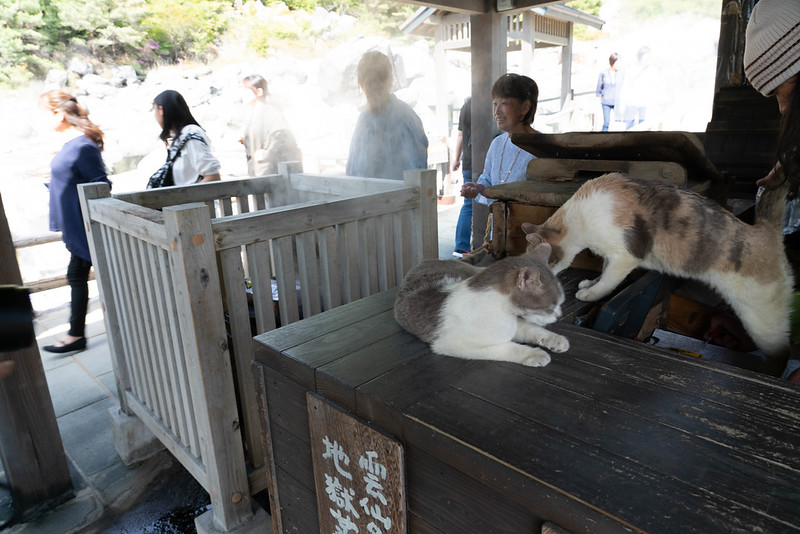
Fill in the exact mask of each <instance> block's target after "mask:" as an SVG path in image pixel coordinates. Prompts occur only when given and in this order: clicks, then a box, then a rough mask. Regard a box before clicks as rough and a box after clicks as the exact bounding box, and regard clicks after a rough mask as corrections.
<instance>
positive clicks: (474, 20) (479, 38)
mask: <svg viewBox="0 0 800 534" xmlns="http://www.w3.org/2000/svg"><path fill="white" fill-rule="evenodd" d="M504 20H505V17H503V16H502V15H501V14H500V13H498V12H497V11H496V10H495V8H494V7H491V8H490V10H489V12H488V13H485V14H483V15H473V16H471V17H470V27H471V34H470V47H471V50H472V181H473V182H477V181H478V177H479V176H480V175H481V173H482V172H483V164H484V162H485V161H486V152H488V151H489V145H490V144H491V143H492V139H494V137H495V134H496V133H497V125H496V124H495V122H494V118H493V116H492V96H491V94H490V93H491V89H492V84H493V83H494V82H495V80H497V78H499V77H500V75H501V74H504V73H505V72H506V48H507V43H506V39H507V32H506V28H505V26H503V25H502V24H501V23H502V21H504ZM489 125H492V126H491V127H488V126H489ZM472 206H473V209H472V242H473V246H474V247H476V248H477V247H480V246H481V245H482V244H483V236H484V234H485V233H486V220H487V218H488V215H489V208H488V207H487V206H485V205H483V204H480V203H478V202H475V203H473V205H472Z"/></svg>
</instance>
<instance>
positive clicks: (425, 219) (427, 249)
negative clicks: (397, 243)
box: [404, 169, 439, 265]
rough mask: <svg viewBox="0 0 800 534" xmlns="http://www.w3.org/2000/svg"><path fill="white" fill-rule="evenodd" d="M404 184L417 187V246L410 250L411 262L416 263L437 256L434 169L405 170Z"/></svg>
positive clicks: (437, 236) (437, 223)
mask: <svg viewBox="0 0 800 534" xmlns="http://www.w3.org/2000/svg"><path fill="white" fill-rule="evenodd" d="M404 181H405V183H406V185H410V186H413V187H417V188H418V189H419V210H418V211H417V216H418V217H419V220H417V221H414V223H415V224H414V232H416V234H417V235H416V240H417V243H418V247H415V248H414V249H413V250H412V252H411V264H412V265H416V264H417V263H419V262H420V261H422V260H425V259H430V258H434V259H435V258H438V257H439V226H438V225H439V219H438V216H437V211H436V200H437V198H436V171H435V170H422V169H417V170H411V171H405V173H404Z"/></svg>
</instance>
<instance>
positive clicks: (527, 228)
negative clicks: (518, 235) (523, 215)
mask: <svg viewBox="0 0 800 534" xmlns="http://www.w3.org/2000/svg"><path fill="white" fill-rule="evenodd" d="M520 228H522V231H523V232H525V233H526V234H528V235H531V234H533V233H534V232H536V230H537V229H538V228H539V226H538V225H535V224H533V223H529V222H524V223H522V224H521V225H520Z"/></svg>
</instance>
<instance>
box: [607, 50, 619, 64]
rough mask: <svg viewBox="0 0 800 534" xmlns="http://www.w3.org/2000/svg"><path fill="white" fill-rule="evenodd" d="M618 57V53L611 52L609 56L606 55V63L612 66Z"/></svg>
mask: <svg viewBox="0 0 800 534" xmlns="http://www.w3.org/2000/svg"><path fill="white" fill-rule="evenodd" d="M618 59H619V54H617V53H616V52H613V53H612V54H611V55H610V56H608V64H609V65H611V66H612V67H613V66H614V63H616V62H617V60H618Z"/></svg>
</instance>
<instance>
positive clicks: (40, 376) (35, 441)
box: [0, 198, 74, 520]
mask: <svg viewBox="0 0 800 534" xmlns="http://www.w3.org/2000/svg"><path fill="white" fill-rule="evenodd" d="M0 284H9V285H15V286H19V285H22V277H21V276H20V272H19V265H18V264H17V257H16V254H15V252H14V245H13V243H12V241H11V232H10V231H9V228H8V220H7V219H6V215H5V211H4V210H3V201H2V198H0ZM0 361H2V362H6V361H11V362H13V363H14V367H13V371H12V373H11V375H9V376H6V377H5V378H3V379H0V459H2V463H3V467H4V468H5V471H6V477H7V478H8V482H9V485H10V486H11V494H12V496H13V499H14V507H15V509H16V510H17V512H18V513H19V514H20V517H21V518H22V519H23V520H27V519H30V517H32V516H33V515H35V514H36V513H37V512H38V511H40V510H41V509H42V508H43V507H50V508H55V506H57V505H58V504H61V503H62V502H64V501H66V500H68V499H70V498H72V496H73V495H74V491H73V487H72V479H71V478H70V474H69V468H68V467H67V457H66V454H65V453H64V446H63V444H62V442H61V434H60V433H59V431H58V424H57V422H56V414H55V410H54V409H53V403H52V401H51V400H50V390H49V389H47V380H46V378H45V374H44V365H43V364H42V358H41V356H40V355H39V347H37V346H36V345H35V344H34V345H32V346H30V347H28V348H25V349H21V350H17V351H13V352H0Z"/></svg>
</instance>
